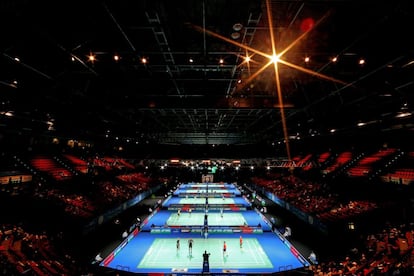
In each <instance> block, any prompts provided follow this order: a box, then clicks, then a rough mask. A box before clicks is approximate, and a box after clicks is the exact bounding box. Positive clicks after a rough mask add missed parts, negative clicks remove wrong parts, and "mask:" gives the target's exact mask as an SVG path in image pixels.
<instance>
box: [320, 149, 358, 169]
mask: <svg viewBox="0 0 414 276" xmlns="http://www.w3.org/2000/svg"><path fill="white" fill-rule="evenodd" d="M351 160H352V153H351V152H350V151H346V152H343V153H341V154H339V156H338V157H337V158H336V159H335V161H334V163H333V164H332V165H330V166H329V167H327V168H326V169H325V170H323V173H325V174H328V173H332V172H334V171H335V170H337V169H338V168H340V167H342V166H343V165H345V164H346V163H348V162H350V161H351Z"/></svg>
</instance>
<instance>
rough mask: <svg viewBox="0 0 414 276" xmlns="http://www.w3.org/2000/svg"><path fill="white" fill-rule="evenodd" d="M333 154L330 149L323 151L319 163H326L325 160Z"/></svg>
mask: <svg viewBox="0 0 414 276" xmlns="http://www.w3.org/2000/svg"><path fill="white" fill-rule="evenodd" d="M330 156H331V153H330V152H329V151H327V152H324V153H321V155H319V158H318V162H319V164H323V163H325V161H326V160H327V159H328V158H329V157H330Z"/></svg>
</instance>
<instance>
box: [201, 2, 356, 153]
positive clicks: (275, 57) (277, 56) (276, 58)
mask: <svg viewBox="0 0 414 276" xmlns="http://www.w3.org/2000/svg"><path fill="white" fill-rule="evenodd" d="M266 10H267V18H268V24H269V34H270V38H271V39H270V41H271V43H272V54H266V53H263V52H261V51H259V50H257V49H254V48H252V47H249V46H247V45H243V44H241V43H238V42H236V41H234V40H231V39H229V38H227V37H224V36H222V35H220V34H217V33H215V32H213V31H210V30H207V29H204V28H202V27H199V26H196V25H193V28H194V29H196V30H198V31H200V32H204V33H206V34H209V35H211V36H213V37H216V38H219V39H221V40H223V41H225V42H228V43H230V44H233V45H235V46H238V47H240V48H243V49H245V51H246V53H247V52H248V51H250V52H253V53H255V54H258V55H261V56H263V57H266V58H268V59H269V62H268V63H266V64H264V65H263V66H262V67H261V68H260V69H259V70H257V71H256V72H255V73H254V74H253V75H251V76H249V78H248V79H247V80H246V81H245V82H244V84H243V85H246V84H248V83H249V82H250V81H252V80H253V79H254V78H256V77H257V76H258V75H259V74H260V73H261V72H263V71H264V70H265V69H266V68H267V67H269V66H270V65H272V64H273V67H274V73H275V83H276V92H277V96H278V100H279V108H280V115H281V121H282V126H283V135H284V140H285V144H286V154H287V157H288V160H291V155H290V146H289V134H288V131H287V126H286V117H285V111H284V105H283V97H282V88H281V85H280V76H279V68H278V64H279V63H282V64H284V65H286V66H289V67H291V68H294V69H296V70H298V71H302V72H304V73H307V74H310V75H313V76H316V77H318V78H321V79H325V80H328V81H332V82H336V83H340V84H342V85H348V84H347V83H346V82H344V81H341V80H338V79H336V78H333V77H330V76H327V75H324V74H321V73H319V72H316V71H313V70H309V69H307V68H304V67H302V66H299V65H296V64H293V63H290V62H288V61H286V60H283V59H282V56H283V55H284V54H286V53H287V52H288V51H289V50H291V49H292V48H293V47H294V46H295V45H296V44H297V43H299V42H300V41H301V40H302V39H303V38H304V37H305V36H306V35H307V34H308V33H309V32H310V31H311V30H313V29H314V28H315V26H317V25H319V24H320V23H321V22H322V21H323V20H325V19H326V18H327V17H328V16H329V14H325V15H324V16H323V17H322V18H321V19H319V20H318V21H317V22H316V23H315V24H314V26H313V27H311V28H309V29H307V30H306V31H305V32H303V33H302V34H301V35H300V36H299V37H298V38H297V39H295V40H294V41H293V42H292V43H290V44H289V45H288V46H287V47H286V48H285V49H283V50H281V51H280V52H279V53H277V51H276V40H275V38H274V33H273V28H271V26H272V13H271V7H270V3H269V0H266ZM246 57H248V59H247V58H246ZM246 57H245V59H244V62H243V63H247V64H248V63H249V62H252V61H253V59H252V57H253V55H250V56H248V55H247V54H246Z"/></svg>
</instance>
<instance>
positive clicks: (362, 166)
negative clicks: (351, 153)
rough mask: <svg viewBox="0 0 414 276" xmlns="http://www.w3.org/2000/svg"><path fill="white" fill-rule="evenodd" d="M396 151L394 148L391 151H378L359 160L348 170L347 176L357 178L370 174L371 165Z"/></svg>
mask: <svg viewBox="0 0 414 276" xmlns="http://www.w3.org/2000/svg"><path fill="white" fill-rule="evenodd" d="M396 151H397V150H396V149H394V148H391V149H383V150H379V151H378V152H376V153H374V154H372V155H370V156H366V157H364V158H361V159H360V160H359V162H358V163H357V164H356V165H355V166H353V167H351V168H349V169H348V171H347V174H348V176H351V177H358V176H366V175H368V174H370V173H371V172H372V169H373V167H372V166H373V165H374V164H375V163H377V162H379V161H380V160H382V159H383V158H385V157H387V156H390V155H391V154H393V153H395V152H396Z"/></svg>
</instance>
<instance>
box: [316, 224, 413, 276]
mask: <svg viewBox="0 0 414 276" xmlns="http://www.w3.org/2000/svg"><path fill="white" fill-rule="evenodd" d="M413 242H414V223H409V224H401V225H395V226H392V225H389V224H388V225H386V226H385V227H384V228H383V230H382V231H380V232H377V233H372V234H370V235H366V236H364V239H362V240H361V241H359V243H358V244H360V246H359V247H358V248H357V247H355V248H350V250H349V252H346V253H345V254H344V256H343V258H342V259H339V260H338V259H331V260H329V259H325V260H319V262H318V264H316V265H312V266H311V268H310V269H311V270H312V272H313V273H314V275H315V276H336V275H338V276H340V275H357V276H360V275H361V276H371V275H413V273H414V251H413Z"/></svg>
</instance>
